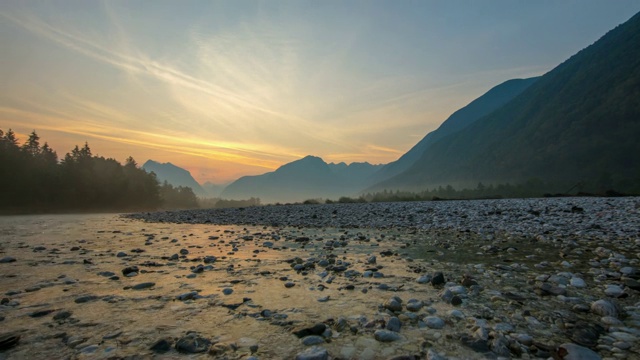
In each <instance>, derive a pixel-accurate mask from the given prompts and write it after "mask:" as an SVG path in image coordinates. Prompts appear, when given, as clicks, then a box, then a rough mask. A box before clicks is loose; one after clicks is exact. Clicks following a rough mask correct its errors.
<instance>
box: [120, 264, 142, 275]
mask: <svg viewBox="0 0 640 360" xmlns="http://www.w3.org/2000/svg"><path fill="white" fill-rule="evenodd" d="M139 272H140V269H138V267H137V266H128V267H126V268H124V269H122V275H124V276H128V277H131V276H135V275H138V273H139Z"/></svg>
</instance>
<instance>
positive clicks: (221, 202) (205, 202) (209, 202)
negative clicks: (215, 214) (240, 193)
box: [198, 197, 261, 209]
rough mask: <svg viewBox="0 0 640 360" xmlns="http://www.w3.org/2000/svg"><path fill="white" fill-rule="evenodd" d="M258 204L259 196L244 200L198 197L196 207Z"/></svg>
mask: <svg viewBox="0 0 640 360" xmlns="http://www.w3.org/2000/svg"><path fill="white" fill-rule="evenodd" d="M260 205H261V203H260V198H256V197H252V198H249V199H246V200H227V199H221V198H207V199H198V207H200V208H203V209H213V208H216V209H222V208H243V207H251V206H260Z"/></svg>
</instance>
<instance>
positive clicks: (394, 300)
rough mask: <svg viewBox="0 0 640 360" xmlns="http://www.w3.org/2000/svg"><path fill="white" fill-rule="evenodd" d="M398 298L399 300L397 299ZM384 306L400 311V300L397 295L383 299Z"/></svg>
mask: <svg viewBox="0 0 640 360" xmlns="http://www.w3.org/2000/svg"><path fill="white" fill-rule="evenodd" d="M398 300H399V301H398ZM383 306H384V308H385V309H387V310H389V311H394V312H395V311H402V300H401V299H400V298H398V297H397V296H394V297H392V298H391V299H389V300H387V301H385V303H384V304H383Z"/></svg>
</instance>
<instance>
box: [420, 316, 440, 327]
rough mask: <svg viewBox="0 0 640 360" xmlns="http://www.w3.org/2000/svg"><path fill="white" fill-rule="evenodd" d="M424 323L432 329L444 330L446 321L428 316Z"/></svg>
mask: <svg viewBox="0 0 640 360" xmlns="http://www.w3.org/2000/svg"><path fill="white" fill-rule="evenodd" d="M422 321H423V322H424V323H425V325H427V327H429V328H431V329H442V328H443V327H444V324H445V323H444V320H442V319H441V318H439V317H437V316H427V317H425V318H424V319H422Z"/></svg>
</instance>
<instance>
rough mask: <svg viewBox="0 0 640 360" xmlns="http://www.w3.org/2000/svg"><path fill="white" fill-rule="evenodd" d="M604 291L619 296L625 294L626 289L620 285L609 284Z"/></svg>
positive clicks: (606, 293)
mask: <svg viewBox="0 0 640 360" xmlns="http://www.w3.org/2000/svg"><path fill="white" fill-rule="evenodd" d="M604 293H605V295H607V296H611V297H615V298H619V297H621V296H622V295H623V294H624V289H623V288H622V287H621V286H619V285H607V287H606V289H605V290H604Z"/></svg>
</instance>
